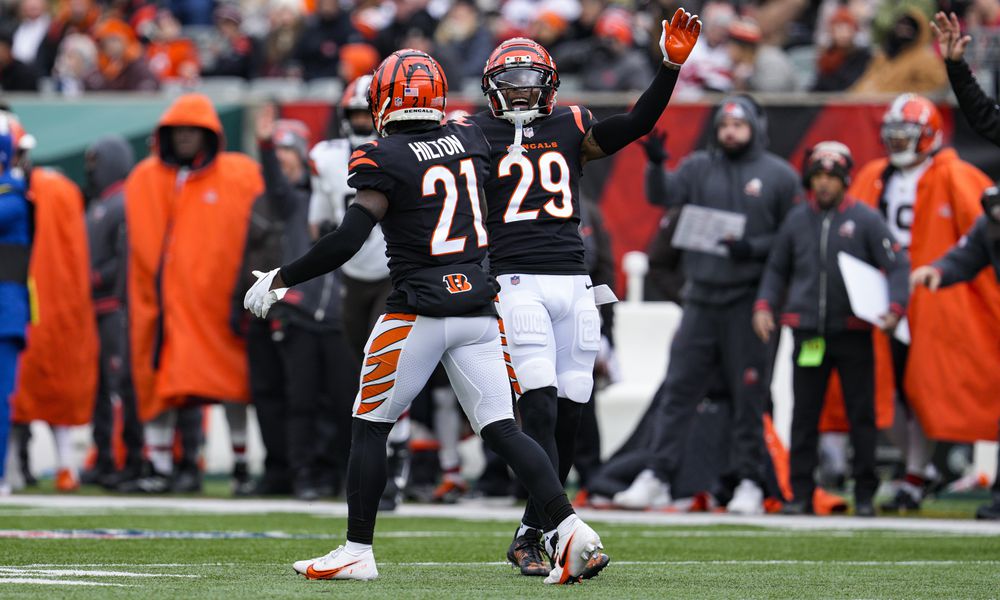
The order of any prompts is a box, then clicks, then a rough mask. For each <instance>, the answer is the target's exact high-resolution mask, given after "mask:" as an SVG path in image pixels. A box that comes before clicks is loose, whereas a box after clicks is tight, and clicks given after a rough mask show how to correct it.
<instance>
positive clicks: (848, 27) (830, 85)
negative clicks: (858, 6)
mask: <svg viewBox="0 0 1000 600" xmlns="http://www.w3.org/2000/svg"><path fill="white" fill-rule="evenodd" d="M828 26H829V28H830V45H829V46H828V47H826V48H823V50H822V51H820V54H819V56H818V57H817V64H816V83H815V84H814V85H813V91H814V92H839V91H843V90H846V89H847V88H849V87H851V85H852V84H853V83H854V82H855V81H857V79H858V78H859V77H861V74H862V73H864V71H865V68H866V67H867V66H868V61H870V60H871V52H869V51H868V48H864V47H859V46H857V45H856V43H855V38H856V37H857V34H858V22H857V20H856V19H855V18H854V15H852V14H851V11H850V10H849V9H847V8H839V9H837V12H835V13H834V14H833V16H832V17H830V21H829V24H828Z"/></svg>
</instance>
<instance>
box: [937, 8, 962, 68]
mask: <svg viewBox="0 0 1000 600" xmlns="http://www.w3.org/2000/svg"><path fill="white" fill-rule="evenodd" d="M931 30H932V31H934V35H935V37H937V41H938V45H939V46H941V53H942V54H944V57H945V58H946V59H948V60H953V61H959V60H962V58H963V57H964V56H965V47H966V46H968V45H969V42H971V41H972V36H968V35H962V28H961V27H960V26H959V24H958V17H957V16H955V13H951V15H949V16H945V14H944V12H943V11H941V12H938V14H936V15H934V20H933V21H931Z"/></svg>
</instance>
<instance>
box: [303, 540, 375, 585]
mask: <svg viewBox="0 0 1000 600" xmlns="http://www.w3.org/2000/svg"><path fill="white" fill-rule="evenodd" d="M292 568H293V569H295V572H296V573H298V574H299V575H304V576H305V578H306V579H359V580H362V581H367V580H370V579H375V578H376V577H378V569H377V568H376V567H375V555H374V554H372V551H371V550H366V551H365V552H363V553H361V554H358V555H355V554H350V553H349V552H347V551H346V550H345V549H344V547H343V546H340V547H339V548H337V549H336V550H333V551H331V552H330V553H329V554H327V555H326V556H320V557H319V558H312V559H308V560H298V561H295V563H293V564H292Z"/></svg>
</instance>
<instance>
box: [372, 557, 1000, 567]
mask: <svg viewBox="0 0 1000 600" xmlns="http://www.w3.org/2000/svg"><path fill="white" fill-rule="evenodd" d="M378 564H379V565H380V566H393V567H450V568H454V567H487V566H491V567H492V566H499V565H510V563H508V562H506V561H484V562H379V563H378ZM611 564H612V565H616V566H657V567H689V566H795V565H809V566H818V567H824V566H828V567H841V566H847V567H950V566H957V565H982V566H1000V561H997V560H614V559H612V560H611Z"/></svg>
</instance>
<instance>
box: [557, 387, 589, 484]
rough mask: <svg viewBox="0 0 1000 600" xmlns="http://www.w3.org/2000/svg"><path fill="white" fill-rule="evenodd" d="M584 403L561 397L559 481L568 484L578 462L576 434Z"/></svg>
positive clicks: (558, 418) (558, 441) (558, 435)
mask: <svg viewBox="0 0 1000 600" xmlns="http://www.w3.org/2000/svg"><path fill="white" fill-rule="evenodd" d="M583 407H584V405H583V404H580V403H579V402H573V401H572V400H570V399H569V398H560V399H559V415H558V417H556V450H557V451H558V453H559V481H560V483H562V484H563V486H564V487H565V486H566V478H567V477H569V470H570V469H572V468H573V463H574V462H576V434H577V431H578V430H579V429H580V417H581V416H582V415H583Z"/></svg>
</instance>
